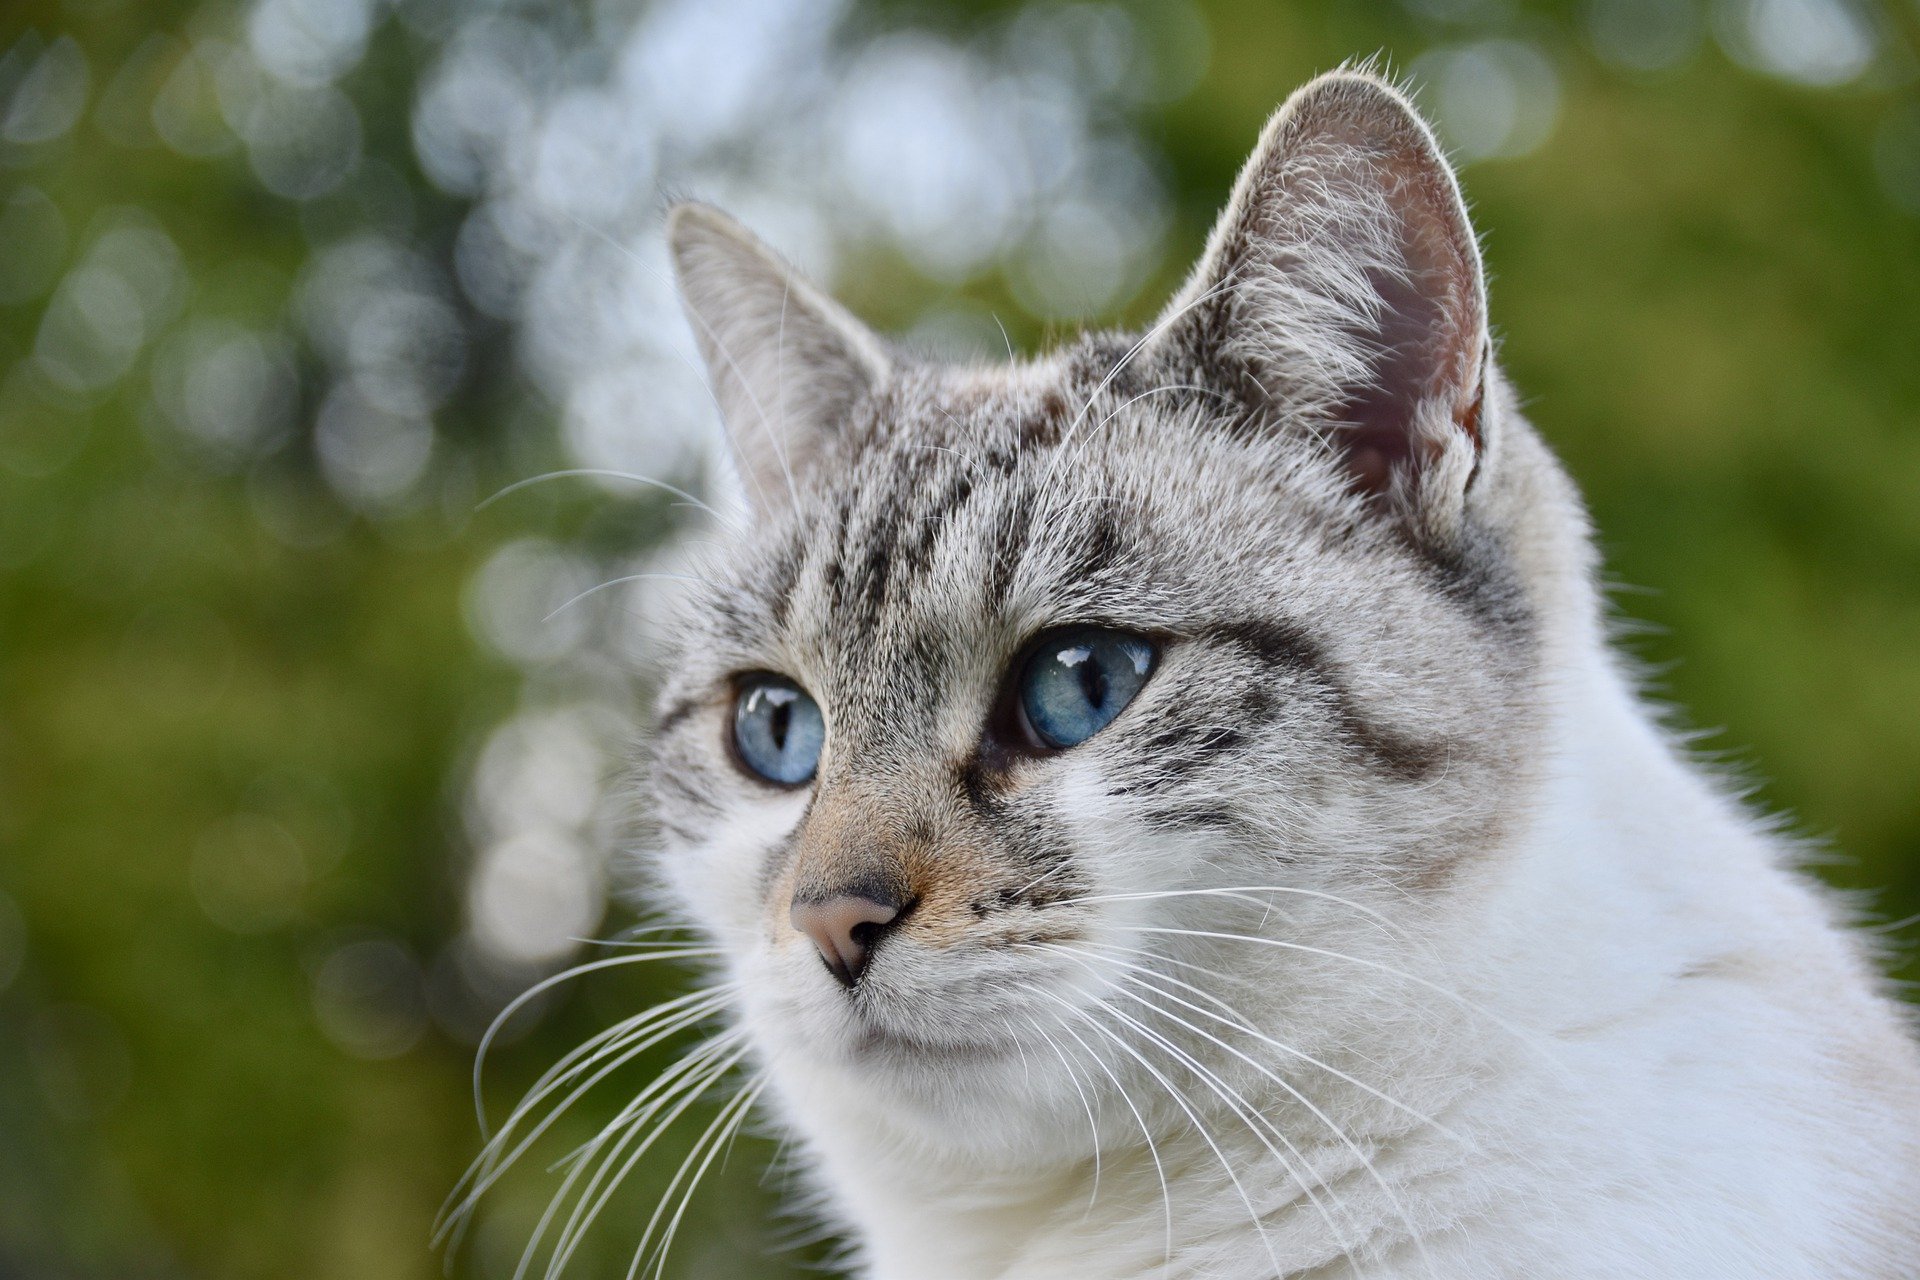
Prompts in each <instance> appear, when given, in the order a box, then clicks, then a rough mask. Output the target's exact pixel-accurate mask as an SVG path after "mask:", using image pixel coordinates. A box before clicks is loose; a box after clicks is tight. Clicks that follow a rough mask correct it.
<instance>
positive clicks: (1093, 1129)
mask: <svg viewBox="0 0 1920 1280" xmlns="http://www.w3.org/2000/svg"><path fill="white" fill-rule="evenodd" d="M1026 1021H1027V1025H1028V1026H1031V1027H1032V1028H1033V1031H1034V1034H1035V1035H1037V1036H1039V1037H1040V1038H1041V1039H1042V1040H1043V1041H1045V1042H1046V1044H1047V1047H1048V1048H1050V1049H1052V1050H1053V1054H1054V1056H1055V1057H1056V1058H1058V1059H1060V1068H1061V1070H1063V1071H1065V1072H1066V1074H1067V1081H1068V1083H1069V1084H1071V1085H1072V1086H1073V1091H1074V1093H1075V1094H1077V1095H1079V1098H1080V1105H1081V1106H1082V1107H1083V1108H1085V1109H1086V1113H1087V1131H1088V1133H1089V1134H1090V1135H1091V1136H1092V1139H1093V1190H1092V1191H1090V1192H1089V1193H1088V1194H1087V1210H1086V1212H1085V1213H1083V1214H1082V1215H1081V1216H1080V1220H1081V1221H1082V1222H1085V1221H1086V1220H1087V1219H1088V1218H1090V1217H1092V1216H1093V1206H1094V1205H1095V1204H1096V1203H1097V1202H1098V1201H1099V1199H1100V1146H1101V1143H1100V1122H1099V1121H1097V1120H1095V1119H1094V1116H1093V1103H1092V1102H1090V1101H1088V1099H1087V1091H1086V1090H1085V1089H1082V1088H1081V1087H1080V1073H1079V1072H1077V1071H1075V1070H1074V1069H1073V1064H1072V1063H1071V1062H1069V1061H1068V1060H1067V1051H1066V1050H1065V1049H1063V1048H1061V1047H1060V1045H1059V1044H1058V1042H1056V1041H1055V1040H1054V1038H1053V1037H1052V1036H1050V1035H1048V1034H1047V1033H1046V1030H1045V1029H1044V1028H1043V1027H1041V1025H1040V1023H1039V1022H1038V1021H1037V1020H1035V1019H1034V1018H1031V1017H1029V1018H1027V1020H1026Z"/></svg>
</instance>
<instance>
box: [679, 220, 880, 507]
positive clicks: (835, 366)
mask: <svg viewBox="0 0 1920 1280" xmlns="http://www.w3.org/2000/svg"><path fill="white" fill-rule="evenodd" d="M667 247H668V249H669V251H670V253H671V255H672V257H673V267H674V274H675V276H676V277H677V278H678V280H679V284H680V301H681V303H682V305H683V306H684V307H685V308H686V312H687V318H688V320H689V321H691V322H692V324H693V331H694V338H695V340H696V341H697V342H698V343H699V346H700V354H701V356H702V357H703V358H704V359H705V361H706V365H707V378H708V380H709V382H710V383H711V384H712V387H713V394H714V398H715V400H717V401H718V402H719V405H720V416H721V419H722V420H723V422H724V423H725V425H726V429H727V436H728V438H729V440H731V442H732V444H733V452H734V459H735V461H736V462H737V463H738V464H739V468H740V473H741V479H742V480H743V481H744V482H745V485H746V488H747V496H748V498H749V499H750V501H751V502H752V504H753V507H754V509H755V511H756V512H758V513H759V514H762V515H765V514H767V513H769V512H771V511H777V510H779V509H781V508H782V507H784V506H785V505H787V503H788V501H789V499H790V496H791V494H792V493H793V480H794V478H795V477H796V476H798V475H799V474H800V473H801V472H802V471H803V470H805V468H806V467H807V466H808V464H809V463H810V461H811V459H812V457H813V455H814V454H815V453H816V452H817V451H818V450H819V448H820V446H821V444H822V443H824V442H825V440H826V439H827V438H828V437H830V436H831V435H832V434H833V433H834V432H836V431H838V430H840V429H841V428H842V427H843V425H844V424H845V421H846V419H847V416H848V415H849V413H850V412H851V411H852V410H853V408H854V407H855V405H857V404H858V403H859V401H860V400H861V399H863V398H864V397H866V396H867V395H869V394H871V393H872V392H873V390H874V389H875V388H876V387H878V386H879V385H880V383H881V382H882V381H884V380H885V378H886V376H887V370H888V361H887V355H886V352H885V349H884V348H883V347H882V346H881V343H880V340H879V339H878V338H876V337H875V336H874V335H873V333H872V331H871V330H869V329H868V328H867V327H866V326H865V325H863V324H861V323H860V322H859V321H858V320H856V319H854V318H853V316H852V315H851V314H849V313H848V311H847V310H846V308H844V307H842V306H841V305H840V304H839V303H837V302H835V301H834V300H833V299H832V298H830V297H828V296H827V295H826V294H825V293H823V292H821V291H820V290H819V289H817V288H815V287H814V286H813V285H812V284H811V283H809V282H808V281H807V280H806V279H805V278H804V277H803V276H801V275H800V273H799V272H797V271H795V270H794V269H793V268H792V267H791V266H789V265H788V264H787V263H786V262H785V261H783V260H782V259H781V258H780V256H779V255H778V254H776V253H774V251H773V250H772V249H769V248H768V247H767V246H766V245H765V244H763V243H761V242H760V241H759V240H758V239H757V238H755V237H754V235H753V233H752V232H750V231H748V230H747V229H746V228H745V227H742V226H741V225H740V224H739V223H737V222H735V221H734V220H733V219H732V218H729V217H728V216H727V215H726V214H724V213H721V212H720V211H719V210H718V209H715V208H712V207H711V206H708V205H702V204H681V205H676V206H675V207H674V209H673V211H672V213H670V214H669V215H668V217H667Z"/></svg>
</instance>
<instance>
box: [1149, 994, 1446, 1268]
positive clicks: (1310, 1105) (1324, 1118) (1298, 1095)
mask: <svg viewBox="0 0 1920 1280" xmlns="http://www.w3.org/2000/svg"><path fill="white" fill-rule="evenodd" d="M1126 980H1127V981H1130V982H1132V983H1133V984H1134V985H1136V986H1140V987H1144V988H1145V989H1146V990H1148V991H1152V992H1153V993H1154V994H1155V995H1159V996H1164V997H1165V998H1167V999H1169V1000H1172V1001H1174V1002H1175V1003H1176V1004H1179V1005H1181V1006H1182V1007H1183V1008H1186V1009H1189V1010H1192V1011H1193V1012H1195V1013H1199V1014H1202V1015H1203V1016H1209V1017H1214V1018H1215V1020H1216V1021H1220V1022H1224V1023H1226V1024H1227V1025H1229V1026H1231V1027H1233V1028H1234V1029H1235V1030H1238V1031H1241V1032H1243V1033H1245V1034H1248V1035H1251V1036H1253V1037H1254V1038H1255V1039H1257V1040H1259V1041H1261V1042H1262V1043H1265V1044H1269V1045H1272V1046H1273V1047H1275V1048H1280V1049H1283V1050H1285V1049H1286V1046H1284V1045H1280V1044H1279V1043H1278V1042H1277V1041H1274V1040H1272V1039H1271V1038H1270V1037H1268V1036H1265V1035H1262V1034H1261V1033H1260V1032H1258V1031H1256V1030H1255V1029H1254V1028H1253V1027H1251V1026H1249V1025H1247V1023H1246V1022H1245V1020H1244V1019H1238V1018H1236V1019H1224V1018H1219V1017H1218V1016H1217V1015H1210V1014H1207V1013H1206V1011H1205V1010H1203V1009H1200V1008H1199V1007H1198V1006H1196V1005H1193V1004H1191V1003H1189V1002H1188V1001H1185V1000H1182V999H1180V998H1179V997H1178V996H1175V995H1173V994H1172V993H1170V992H1167V991H1165V990H1162V989H1160V988H1158V987H1156V986H1154V985H1152V984H1151V983H1149V982H1147V981H1144V980H1142V979H1141V978H1138V977H1127V978H1126ZM1121 994H1123V995H1126V996H1128V998H1130V999H1132V1000H1135V1001H1136V1002H1138V1003H1139V1004H1141V1005H1143V1006H1145V1007H1146V1008H1148V1009H1151V1010H1152V1011H1153V1012H1154V1013H1156V1014H1158V1015H1159V1016H1160V1017H1163V1018H1166V1019H1167V1020H1168V1021H1170V1022H1172V1023H1174V1024H1175V1025H1176V1026H1179V1027H1181V1028H1183V1029H1184V1030H1187V1031H1189V1032H1192V1033H1193V1034H1194V1035H1197V1036H1200V1037H1201V1038H1203V1039H1205V1040H1207V1041H1209V1042H1211V1043H1212V1044H1214V1045H1216V1046H1218V1047H1219V1048H1221V1049H1223V1050H1225V1051H1226V1052H1228V1053H1230V1054H1232V1055H1233V1056H1234V1057H1236V1058H1238V1059H1240V1060H1241V1061H1242V1062H1245V1063H1246V1064H1247V1065H1248V1066H1251V1067H1252V1068H1253V1069H1254V1070H1256V1071H1258V1072H1259V1073H1260V1074H1261V1075H1262V1076H1264V1077H1266V1078H1267V1079H1268V1080H1270V1081H1272V1082H1273V1083H1274V1084H1276V1085H1278V1086H1279V1087H1280V1088H1281V1089H1283V1090H1285V1091H1286V1093H1287V1094H1288V1096H1290V1097H1292V1098H1293V1099H1294V1101H1296V1102H1298V1103H1299V1104H1300V1105H1301V1106H1303V1107H1305V1108H1306V1109H1307V1111H1308V1112H1309V1113H1311V1114H1312V1115H1313V1117H1314V1118H1315V1119H1316V1120H1318V1121H1319V1122H1320V1123H1321V1124H1323V1125H1325V1126H1326V1127H1327V1129H1328V1131H1329V1132H1331V1133H1332V1134H1333V1135H1334V1137H1335V1138H1337V1139H1339V1141H1340V1142H1341V1144H1342V1145H1344V1146H1345V1147H1346V1148H1347V1150H1348V1151H1350V1152H1351V1153H1352V1154H1353V1156H1354V1158H1355V1159H1357V1160H1358V1161H1359V1162H1360V1164H1361V1165H1362V1166H1363V1167H1364V1168H1365V1169H1366V1171H1367V1175H1368V1177H1370V1178H1371V1179H1372V1180H1373V1181H1374V1183H1375V1184H1376V1185H1377V1186H1378V1187H1379V1188H1380V1190H1381V1193H1382V1194H1383V1195H1385V1197H1386V1199H1387V1203H1388V1204H1389V1205H1390V1206H1391V1207H1392V1209H1393V1211H1394V1213H1395V1214H1396V1216H1398V1217H1399V1219H1400V1222H1401V1225H1402V1226H1404V1227H1405V1228H1406V1229H1407V1239H1408V1240H1410V1241H1411V1242H1412V1243H1413V1246H1414V1249H1415V1250H1416V1251H1417V1252H1418V1253H1419V1254H1420V1255H1421V1258H1422V1260H1423V1261H1425V1263H1426V1265H1427V1270H1428V1271H1429V1272H1433V1271H1434V1265H1433V1260H1432V1259H1431V1258H1429V1257H1427V1251H1426V1245H1425V1243H1424V1240H1423V1238H1422V1236H1421V1233H1420V1230H1419V1228H1418V1227H1416V1226H1415V1225H1414V1223H1413V1219H1412V1218H1411V1217H1410V1216H1409V1215H1408V1213H1407V1211H1406V1208H1405V1206H1404V1205H1403V1204H1402V1202H1401V1200H1400V1197H1399V1195H1398V1193H1396V1192H1395V1191H1394V1189H1393V1186H1392V1184H1390V1183H1389V1182H1388V1181H1387V1180H1386V1179H1385V1178H1384V1177H1382V1176H1381V1174H1380V1171H1379V1170H1378V1169H1377V1168H1376V1167H1375V1166H1374V1163H1373V1160H1372V1159H1371V1158H1370V1157H1369V1156H1368V1155H1367V1154H1366V1152H1364V1151H1363V1150H1361V1148H1360V1146H1359V1144H1358V1143H1356V1142H1355V1141H1354V1140H1353V1137H1352V1135H1350V1134H1348V1133H1347V1132H1346V1130H1344V1129H1342V1128H1341V1127H1340V1125H1338V1124H1337V1123H1335V1122H1334V1120H1333V1118H1332V1117H1330V1116H1328V1115H1327V1114H1326V1112H1325V1111H1324V1110H1322V1109H1321V1108H1320V1107H1319V1106H1318V1105H1316V1104H1315V1103H1314V1102H1313V1100H1312V1099H1310V1098H1308V1097H1307V1095H1306V1094H1305V1093H1303V1092H1301V1091H1300V1089H1299V1088H1297V1087H1296V1086H1295V1085H1293V1084H1292V1083H1291V1082H1290V1081H1288V1080H1286V1079H1285V1078H1284V1077H1282V1076H1280V1075H1279V1074H1278V1073H1277V1072H1275V1071H1273V1070H1272V1069H1271V1068H1269V1067H1268V1066H1266V1065H1265V1064H1264V1063H1261V1062H1260V1061H1258V1060H1257V1059H1255V1058H1253V1057H1252V1056H1250V1055H1248V1054H1247V1053H1244V1052H1243V1051H1241V1050H1239V1049H1237V1048H1235V1047H1234V1046H1232V1045H1230V1044H1228V1043H1227V1042H1226V1041H1225V1040H1223V1039H1221V1038H1220V1037H1219V1036H1217V1035H1215V1034H1213V1033H1212V1032H1209V1031H1207V1030H1205V1029H1204V1028H1202V1027H1199V1026H1196V1025H1195V1024H1194V1023H1192V1022H1189V1021H1188V1020H1187V1019H1185V1018H1182V1017H1180V1016H1179V1015H1178V1014H1176V1013H1173V1012H1172V1011H1171V1010H1168V1009H1166V1008H1164V1007H1162V1006H1160V1005H1158V1004H1155V1003H1154V1002H1153V1001H1151V1000H1149V999H1147V998H1146V997H1145V996H1142V995H1139V994H1136V993H1133V992H1126V991H1122V992H1121ZM1297 1056H1299V1057H1302V1058H1306V1057H1307V1055H1305V1054H1299V1055H1297ZM1308 1061H1310V1062H1313V1063H1314V1065H1316V1066H1320V1067H1322V1068H1323V1069H1325V1070H1328V1071H1334V1069H1333V1068H1331V1067H1326V1065H1325V1064H1324V1063H1320V1062H1318V1061H1317V1060H1315V1059H1308ZM1334 1074H1336V1075H1338V1076H1340V1078H1341V1079H1343V1080H1346V1081H1348V1082H1349V1083H1352V1084H1355V1085H1358V1086H1359V1087H1360V1088H1363V1089H1366V1091H1367V1092H1368V1093H1371V1094H1372V1095H1373V1096H1374V1097H1377V1098H1379V1099H1381V1100H1382V1101H1385V1102H1389V1103H1392V1104H1393V1105H1395V1106H1396V1107H1399V1108H1400V1109H1401V1110H1402V1111H1405V1112H1407V1113H1408V1114H1410V1115H1413V1116H1414V1117H1415V1118H1417V1119H1422V1120H1425V1121H1426V1123H1427V1124H1429V1125H1431V1126H1432V1127H1433V1128H1435V1129H1437V1130H1439V1131H1440V1132H1442V1133H1446V1134H1447V1135H1448V1136H1449V1137H1453V1136H1455V1135H1453V1134H1452V1133H1451V1131H1450V1130H1448V1129H1446V1127H1445V1126H1443V1125H1441V1124H1439V1123H1438V1122H1436V1121H1433V1120H1431V1119H1427V1118H1426V1117H1424V1116H1421V1115H1420V1114H1419V1113H1418V1112H1416V1111H1413V1110H1412V1108H1409V1107H1405V1106H1403V1105H1402V1104H1400V1103H1398V1102H1396V1101H1395V1100H1394V1099H1392V1098H1389V1097H1387V1096H1386V1095H1385V1094H1382V1093H1380V1092H1379V1091H1378V1090H1374V1089H1370V1088H1367V1086H1365V1085H1360V1084H1359V1082H1358V1081H1356V1080H1354V1079H1353V1078H1352V1077H1351V1076H1348V1075H1346V1074H1345V1073H1343V1072H1338V1071H1334ZM1277 1133H1278V1130H1277V1128H1276V1134H1277ZM1283 1140H1284V1139H1283ZM1288 1149H1289V1150H1293V1147H1292V1144H1291V1143H1289V1144H1288ZM1296 1154H1297V1153H1296Z"/></svg>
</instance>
